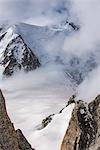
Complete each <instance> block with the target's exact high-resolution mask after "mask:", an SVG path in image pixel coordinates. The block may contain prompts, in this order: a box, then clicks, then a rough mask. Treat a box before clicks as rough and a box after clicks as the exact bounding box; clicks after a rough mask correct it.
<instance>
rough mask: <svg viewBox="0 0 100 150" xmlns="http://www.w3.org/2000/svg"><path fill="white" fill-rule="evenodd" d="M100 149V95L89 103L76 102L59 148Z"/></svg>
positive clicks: (69, 149) (72, 149)
mask: <svg viewBox="0 0 100 150" xmlns="http://www.w3.org/2000/svg"><path fill="white" fill-rule="evenodd" d="M94 149H95V150H99V149H100V95H99V96H98V97H96V99H95V100H94V101H93V102H91V103H90V104H88V105H87V104H85V103H84V102H83V101H78V102H76V106H75V108H74V110H73V113H72V117H71V120H70V123H69V127H68V129H67V131H66V134H65V136H64V139H63V142H62V145H61V150H94Z"/></svg>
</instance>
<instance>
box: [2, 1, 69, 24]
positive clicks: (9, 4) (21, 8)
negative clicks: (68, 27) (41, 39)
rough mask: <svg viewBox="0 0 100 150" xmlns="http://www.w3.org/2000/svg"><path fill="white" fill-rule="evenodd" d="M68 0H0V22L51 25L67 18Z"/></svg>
mask: <svg viewBox="0 0 100 150" xmlns="http://www.w3.org/2000/svg"><path fill="white" fill-rule="evenodd" d="M69 7H70V0H0V21H4V20H10V22H19V21H21V22H27V23H31V24H40V25H42V24H52V23H55V22H59V21H61V20H63V19H65V18H67V17H68V14H69V12H68V11H69V9H68V8H69Z"/></svg>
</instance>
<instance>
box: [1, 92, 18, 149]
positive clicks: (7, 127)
mask: <svg viewBox="0 0 100 150" xmlns="http://www.w3.org/2000/svg"><path fill="white" fill-rule="evenodd" d="M0 150H19V148H18V142H17V135H16V131H15V129H14V126H13V124H12V123H11V121H10V118H9V117H8V114H7V111H6V106H5V99H4V97H3V94H2V92H1V90H0Z"/></svg>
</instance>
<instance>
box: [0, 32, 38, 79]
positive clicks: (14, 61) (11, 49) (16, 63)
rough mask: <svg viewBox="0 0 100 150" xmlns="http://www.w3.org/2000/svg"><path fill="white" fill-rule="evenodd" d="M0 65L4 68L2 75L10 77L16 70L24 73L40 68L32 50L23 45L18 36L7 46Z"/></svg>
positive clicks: (0, 38)
mask: <svg viewBox="0 0 100 150" xmlns="http://www.w3.org/2000/svg"><path fill="white" fill-rule="evenodd" d="M6 34H7V33H4V34H3V35H2V36H1V37H0V40H2V39H3V38H4V37H5V36H7V35H6ZM0 64H1V65H2V66H3V67H4V71H3V75H5V76H11V75H12V74H14V72H16V71H18V70H23V71H25V72H28V71H31V70H34V69H36V68H37V67H39V66H40V62H39V60H38V58H37V57H36V55H35V54H34V53H33V52H32V50H31V49H30V48H29V47H28V46H27V45H26V44H25V42H24V40H23V39H22V37H21V36H20V35H16V37H13V39H12V40H11V41H10V42H9V43H8V44H7V46H6V48H5V50H4V52H3V55H2V59H1V60H0Z"/></svg>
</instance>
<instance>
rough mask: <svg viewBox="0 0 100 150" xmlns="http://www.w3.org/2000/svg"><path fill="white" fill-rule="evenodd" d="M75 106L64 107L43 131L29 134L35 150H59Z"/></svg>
mask: <svg viewBox="0 0 100 150" xmlns="http://www.w3.org/2000/svg"><path fill="white" fill-rule="evenodd" d="M74 107H75V104H71V105H69V106H68V107H66V108H65V109H64V110H63V111H62V113H60V114H56V115H54V116H53V118H52V119H53V120H52V121H51V123H49V124H48V125H47V126H46V127H45V128H44V129H41V130H40V131H39V130H37V131H35V133H33V134H31V136H30V138H31V141H32V142H31V143H35V144H34V148H35V149H37V150H60V147H61V144H62V140H63V138H64V135H65V132H66V129H67V128H68V125H69V121H70V119H71V114H72V111H73V108H74Z"/></svg>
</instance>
